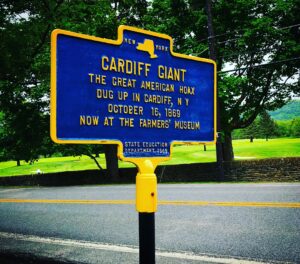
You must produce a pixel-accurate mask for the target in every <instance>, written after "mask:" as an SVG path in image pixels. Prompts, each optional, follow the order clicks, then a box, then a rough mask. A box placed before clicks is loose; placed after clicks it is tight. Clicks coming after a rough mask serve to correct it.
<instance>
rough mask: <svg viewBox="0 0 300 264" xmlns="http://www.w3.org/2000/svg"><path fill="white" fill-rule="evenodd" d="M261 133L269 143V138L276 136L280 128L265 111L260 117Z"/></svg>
mask: <svg viewBox="0 0 300 264" xmlns="http://www.w3.org/2000/svg"><path fill="white" fill-rule="evenodd" d="M258 126H259V133H260V135H261V137H264V138H265V139H266V141H268V139H269V137H272V136H276V135H277V132H278V127H277V125H276V123H275V122H274V120H273V119H272V118H271V116H270V115H269V114H268V112H267V111H263V112H262V113H261V114H260V115H259V121H258Z"/></svg>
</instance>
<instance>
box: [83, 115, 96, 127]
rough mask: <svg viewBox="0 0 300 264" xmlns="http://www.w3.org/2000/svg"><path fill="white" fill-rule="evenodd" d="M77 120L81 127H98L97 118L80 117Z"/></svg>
mask: <svg viewBox="0 0 300 264" xmlns="http://www.w3.org/2000/svg"><path fill="white" fill-rule="evenodd" d="M79 120H80V121H79V123H80V125H81V126H98V123H99V116H89V115H87V116H86V115H81V116H80V118H79Z"/></svg>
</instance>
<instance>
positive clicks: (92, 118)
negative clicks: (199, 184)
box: [50, 26, 216, 263]
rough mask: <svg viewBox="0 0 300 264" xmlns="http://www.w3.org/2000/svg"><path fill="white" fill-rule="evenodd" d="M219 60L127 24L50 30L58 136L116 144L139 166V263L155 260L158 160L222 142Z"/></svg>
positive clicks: (54, 118) (53, 124)
mask: <svg viewBox="0 0 300 264" xmlns="http://www.w3.org/2000/svg"><path fill="white" fill-rule="evenodd" d="M215 102H216V64H215V62H214V61H212V60H208V59H203V58H197V57H192V56H187V55H183V54H178V53H175V52H173V40H172V38H171V37H169V36H167V35H164V34H159V33H156V32H151V31H146V30H142V29H137V28H133V27H129V26H120V27H119V29H118V39H117V40H111V39H103V38H97V37H93V36H88V35H83V34H78V33H74V32H69V31H65V30H60V29H56V30H54V31H53V32H52V36H51V118H50V119H51V120H50V122H51V123H50V124H51V138H52V140H53V141H54V142H56V143H71V144H117V145H118V157H119V158H120V159H122V160H124V161H129V162H132V163H134V164H136V166H137V167H138V174H137V176H136V209H137V211H138V212H139V234H140V235H139V236H140V263H155V234H154V213H155V212H156V210H157V180H156V175H155V173H154V171H155V168H156V167H157V165H158V164H159V163H160V162H162V161H166V160H168V159H170V156H171V150H172V146H173V145H174V144H214V143H215V141H216V135H215V127H216V118H215V117H216V103H215Z"/></svg>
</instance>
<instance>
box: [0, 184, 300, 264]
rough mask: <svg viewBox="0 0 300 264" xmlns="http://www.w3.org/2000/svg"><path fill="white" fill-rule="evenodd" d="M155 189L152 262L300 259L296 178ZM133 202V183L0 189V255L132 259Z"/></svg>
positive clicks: (299, 192)
mask: <svg viewBox="0 0 300 264" xmlns="http://www.w3.org/2000/svg"><path fill="white" fill-rule="evenodd" d="M158 194H159V200H160V201H162V203H164V205H159V208H158V212H157V213H156V214H155V221H156V248H157V251H156V259H157V263H249V264H251V263H261V262H266V263H300V184H298V183H292V184H279V183H278V184H277V183H276V184H275V183H272V184H169V185H167V184H165V185H159V189H158ZM8 199H12V200H8ZM134 199H135V186H134V185H119V186H96V187H95V186H90V187H58V188H57V187H55V188H1V189H0V252H2V253H18V254H23V255H26V254H33V255H35V256H37V257H46V258H52V259H56V260H58V259H59V260H61V261H72V262H80V263H138V214H137V212H136V211H135V206H134V204H133V201H132V200H134ZM108 200H109V201H108ZM105 201H108V202H106V203H105ZM121 201H124V204H121ZM174 201H179V202H177V203H174ZM192 201H193V202H192ZM68 202H71V203H68Z"/></svg>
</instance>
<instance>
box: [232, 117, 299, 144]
mask: <svg viewBox="0 0 300 264" xmlns="http://www.w3.org/2000/svg"><path fill="white" fill-rule="evenodd" d="M276 137H300V117H296V118H294V119H291V120H284V121H275V120H273V119H272V118H271V116H270V114H269V113H268V112H263V113H261V114H259V116H258V117H257V118H256V119H255V120H254V122H253V123H252V124H251V125H250V126H248V127H246V128H244V129H237V130H235V131H234V132H233V139H245V138H248V139H250V140H251V141H253V140H254V138H265V139H266V140H268V139H269V138H276Z"/></svg>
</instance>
